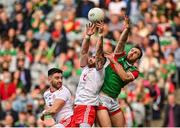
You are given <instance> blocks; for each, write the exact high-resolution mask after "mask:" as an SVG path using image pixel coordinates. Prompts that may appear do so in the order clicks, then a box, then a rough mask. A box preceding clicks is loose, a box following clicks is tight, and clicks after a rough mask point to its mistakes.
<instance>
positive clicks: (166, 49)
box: [0, 0, 180, 127]
mask: <svg viewBox="0 0 180 128" xmlns="http://www.w3.org/2000/svg"><path fill="white" fill-rule="evenodd" d="M93 7H100V8H103V9H104V10H105V12H106V19H105V28H104V37H105V39H104V50H106V51H112V50H113V48H114V46H115V45H116V43H117V41H118V39H119V36H120V35H121V32H122V28H123V15H124V14H127V15H128V16H129V18H130V19H131V21H132V28H131V33H130V35H129V38H128V42H127V45H126V51H128V50H129V49H130V48H131V47H132V46H133V45H135V44H138V45H140V46H141V48H142V49H143V52H144V55H143V57H142V59H141V60H140V62H139V63H136V65H137V66H138V68H139V71H140V77H139V78H138V79H137V80H135V81H134V82H132V83H130V84H129V85H128V86H126V87H125V88H124V89H123V90H122V92H121V94H120V95H119V97H118V100H119V103H120V105H121V106H122V109H123V111H124V112H125V114H126V118H127V120H128V121H127V126H163V122H164V121H163V120H164V117H165V108H166V105H167V104H168V96H169V95H170V94H175V98H176V101H180V96H179V95H180V94H178V92H179V85H180V82H179V81H180V79H179V76H180V74H179V73H180V47H179V46H180V45H179V43H180V38H179V36H180V12H179V11H180V1H178V0H114V1H113V0H0V97H1V100H0V126H16V127H18V126H19V127H23V126H31V127H34V126H43V123H42V121H41V120H40V119H39V116H40V114H41V112H42V110H43V106H44V101H43V98H42V94H43V92H44V90H46V89H47V88H48V81H47V70H48V69H49V68H51V67H59V68H61V69H63V71H64V81H63V82H64V85H66V86H68V88H69V89H70V90H71V92H72V94H74V93H75V89H76V86H77V84H78V79H79V76H80V73H81V69H80V66H79V52H80V48H81V41H82V39H83V37H84V29H85V24H86V23H87V22H88V21H87V14H88V11H89V10H90V9H91V8H93ZM95 44H96V35H94V36H93V38H92V39H91V49H90V50H91V51H92V52H94V51H95ZM176 118H177V117H176ZM178 118H179V119H180V117H178Z"/></svg>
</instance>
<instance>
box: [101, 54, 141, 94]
mask: <svg viewBox="0 0 180 128" xmlns="http://www.w3.org/2000/svg"><path fill="white" fill-rule="evenodd" d="M115 59H117V61H118V63H119V64H121V65H122V67H123V69H124V70H125V71H126V72H131V73H132V75H133V76H134V78H137V77H138V75H139V72H138V70H137V68H136V67H135V66H133V65H131V64H129V63H128V62H127V60H126V53H125V52H123V53H122V54H119V55H115ZM126 84H127V83H126V82H124V81H123V80H122V79H121V78H120V77H119V76H118V74H116V71H115V68H114V65H113V64H112V63H110V64H109V65H108V66H107V67H106V69H105V78H104V83H103V86H102V91H103V92H104V93H105V94H107V95H108V96H110V97H112V98H117V97H118V95H119V94H120V92H121V88H123V87H124V86H125V85H126Z"/></svg>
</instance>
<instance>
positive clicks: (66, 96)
mask: <svg viewBox="0 0 180 128" xmlns="http://www.w3.org/2000/svg"><path fill="white" fill-rule="evenodd" d="M44 99H45V103H46V106H47V107H50V106H52V105H53V103H54V101H55V100H56V99H61V100H64V101H65V105H64V106H63V108H62V109H61V110H60V111H59V112H58V113H57V114H55V116H54V120H55V121H56V123H59V122H60V121H61V120H65V119H67V118H69V117H70V116H72V115H73V102H72V99H71V93H70V91H69V90H68V89H67V88H66V87H65V86H62V88H60V89H59V90H57V91H55V92H51V91H50V89H48V90H47V91H46V92H45V93H44Z"/></svg>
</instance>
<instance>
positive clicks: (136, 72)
mask: <svg viewBox="0 0 180 128" xmlns="http://www.w3.org/2000/svg"><path fill="white" fill-rule="evenodd" d="M131 73H132V75H133V76H134V78H135V79H136V78H137V77H138V76H139V72H138V71H137V70H134V71H131Z"/></svg>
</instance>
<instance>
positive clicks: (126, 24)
mask: <svg viewBox="0 0 180 128" xmlns="http://www.w3.org/2000/svg"><path fill="white" fill-rule="evenodd" d="M130 25H131V22H130V19H129V18H128V16H126V15H125V16H124V27H125V28H130Z"/></svg>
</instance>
